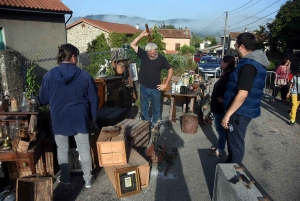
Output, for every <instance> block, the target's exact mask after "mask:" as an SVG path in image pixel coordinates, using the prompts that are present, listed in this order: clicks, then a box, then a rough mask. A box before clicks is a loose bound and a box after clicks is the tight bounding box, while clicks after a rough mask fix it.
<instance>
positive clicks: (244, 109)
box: [222, 50, 269, 118]
mask: <svg viewBox="0 0 300 201" xmlns="http://www.w3.org/2000/svg"><path fill="white" fill-rule="evenodd" d="M247 64H249V65H252V66H254V67H255V69H256V76H255V78H254V80H253V83H252V89H251V91H249V93H248V96H247V98H246V99H245V101H244V102H243V104H242V105H241V106H240V107H239V108H238V109H237V110H236V111H235V113H237V114H240V115H243V116H246V117H249V118H256V117H258V116H260V99H261V97H262V95H263V88H264V87H265V79H266V73H267V71H266V67H267V66H268V65H269V61H268V59H267V57H266V55H265V53H264V52H263V51H261V50H256V51H253V52H251V53H250V54H248V55H246V56H245V57H244V58H242V59H240V62H239V65H238V66H237V67H236V68H235V70H234V72H233V73H231V75H230V78H229V82H228V84H227V86H226V91H225V93H224V100H223V102H222V104H223V106H224V107H225V109H226V110H228V108H229V107H230V105H231V104H232V102H233V100H234V98H235V96H236V95H237V93H238V89H237V84H238V77H239V71H240V69H241V68H242V67H243V66H244V65H247Z"/></svg>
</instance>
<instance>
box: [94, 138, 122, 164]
mask: <svg viewBox="0 0 300 201" xmlns="http://www.w3.org/2000/svg"><path fill="white" fill-rule="evenodd" d="M97 152H98V160H99V165H100V166H101V167H102V166H112V165H126V164H127V157H126V135H123V134H119V135H118V136H116V137H111V138H108V137H107V136H106V135H103V134H101V133H100V135H99V137H98V140H97Z"/></svg>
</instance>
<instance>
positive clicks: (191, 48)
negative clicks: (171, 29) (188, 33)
mask: <svg viewBox="0 0 300 201" xmlns="http://www.w3.org/2000/svg"><path fill="white" fill-rule="evenodd" d="M180 52H181V54H194V52H195V47H194V46H187V45H184V46H182V47H181V49H180Z"/></svg>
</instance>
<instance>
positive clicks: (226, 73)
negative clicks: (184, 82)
mask: <svg viewBox="0 0 300 201" xmlns="http://www.w3.org/2000/svg"><path fill="white" fill-rule="evenodd" d="M234 67H235V58H234V57H233V56H224V57H223V59H222V61H221V69H222V70H223V73H222V75H221V77H220V78H219V80H218V81H217V82H216V83H215V85H214V89H213V92H212V95H211V103H210V106H211V111H212V113H213V114H214V123H215V128H216V131H217V132H218V137H219V142H218V148H216V147H215V146H212V147H210V151H209V152H208V153H209V154H210V155H213V156H219V155H220V156H222V155H223V154H224V152H225V151H224V150H225V144H226V130H225V129H224V128H223V127H222V125H221V121H222V119H223V117H224V115H225V108H224V106H223V105H222V99H223V96H224V92H225V90H226V86H227V83H228V81H229V77H230V74H231V73H232V71H233V70H234Z"/></svg>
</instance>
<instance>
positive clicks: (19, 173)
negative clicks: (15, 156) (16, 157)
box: [8, 142, 54, 179]
mask: <svg viewBox="0 0 300 201" xmlns="http://www.w3.org/2000/svg"><path fill="white" fill-rule="evenodd" d="M53 143H54V142H44V144H43V146H44V147H45V159H46V170H47V175H52V176H53V175H54V161H53V146H54V144H53ZM21 164H22V162H18V161H10V162H8V172H9V177H10V179H18V178H22V177H25V176H28V175H31V174H32V172H31V170H30V167H28V166H27V167H22V165H21ZM35 169H36V173H38V174H41V175H42V174H43V158H42V157H40V159H39V160H38V162H37V164H36V165H35Z"/></svg>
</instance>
